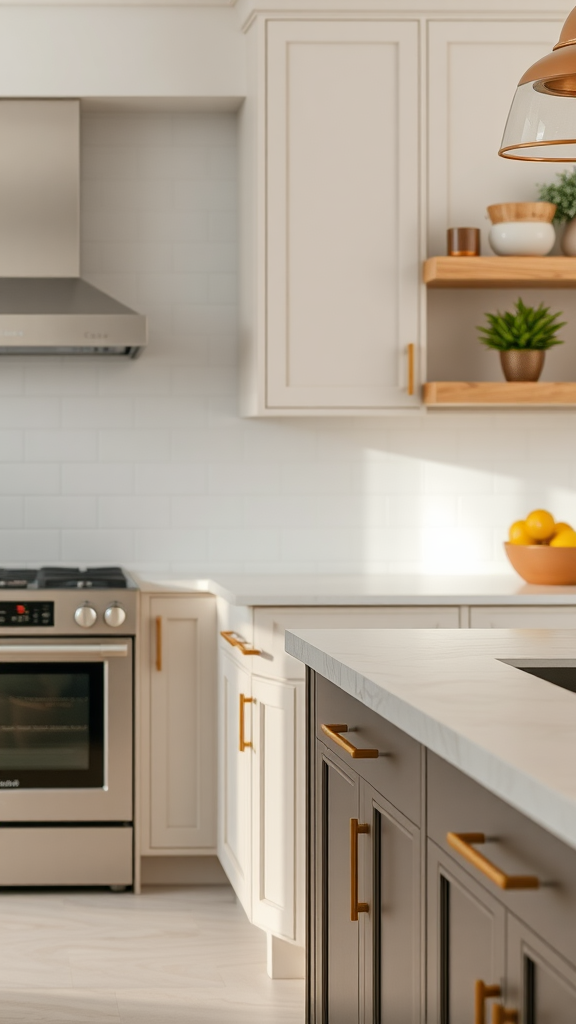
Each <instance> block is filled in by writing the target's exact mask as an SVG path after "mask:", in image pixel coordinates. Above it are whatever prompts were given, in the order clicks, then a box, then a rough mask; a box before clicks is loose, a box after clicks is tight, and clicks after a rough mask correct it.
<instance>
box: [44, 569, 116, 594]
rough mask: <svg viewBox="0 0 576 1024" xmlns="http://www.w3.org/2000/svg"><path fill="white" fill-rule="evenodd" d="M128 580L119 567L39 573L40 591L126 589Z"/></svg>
mask: <svg viewBox="0 0 576 1024" xmlns="http://www.w3.org/2000/svg"><path fill="white" fill-rule="evenodd" d="M127 586H128V580H127V579H126V576H125V575H124V573H123V572H122V569H119V568H118V567H117V566H112V567H111V568H106V569H102V568H100V567H98V568H96V569H68V568H61V567H60V566H57V567H56V568H52V567H49V568H42V569H40V571H39V573H38V589H39V590H82V589H83V588H86V589H88V588H90V587H92V588H98V589H99V590H109V589H111V588H123V589H124V588H126V587H127Z"/></svg>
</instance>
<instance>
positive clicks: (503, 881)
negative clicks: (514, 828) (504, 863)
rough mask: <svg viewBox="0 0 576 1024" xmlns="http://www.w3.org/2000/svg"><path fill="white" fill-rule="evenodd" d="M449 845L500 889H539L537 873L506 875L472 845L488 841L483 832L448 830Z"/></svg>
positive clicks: (447, 839)
mask: <svg viewBox="0 0 576 1024" xmlns="http://www.w3.org/2000/svg"><path fill="white" fill-rule="evenodd" d="M446 841H447V843H448V846H451V847H452V849H453V850H456V852H457V853H459V854H460V856H461V857H463V858H464V860H465V861H468V864H472V867H475V868H477V869H478V871H481V872H482V874H483V875H484V876H485V877H486V878H488V879H489V880H490V881H491V882H493V883H494V885H497V886H498V888H499V889H539V888H540V882H539V880H538V879H537V878H536V876H535V875H506V874H505V873H504V872H503V871H501V870H500V868H497V867H496V865H495V864H492V861H489V860H488V858H487V857H484V855H483V854H481V853H478V850H475V849H474V848H473V846H472V844H473V843H475V844H476V845H482V843H485V842H486V836H485V835H484V833H483V832H448V833H447V835H446Z"/></svg>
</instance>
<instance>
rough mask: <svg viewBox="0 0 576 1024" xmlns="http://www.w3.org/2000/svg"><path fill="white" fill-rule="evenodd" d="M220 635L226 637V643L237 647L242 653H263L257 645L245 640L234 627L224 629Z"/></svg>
mask: <svg viewBox="0 0 576 1024" xmlns="http://www.w3.org/2000/svg"><path fill="white" fill-rule="evenodd" d="M220 636H222V637H224V639H225V641H226V643H227V644H230V646H231V647H237V648H238V650H239V651H240V654H262V651H259V650H258V648H257V647H253V646H252V644H249V643H248V641H247V640H243V639H242V637H241V636H239V635H238V633H235V632H234V630H233V629H224V630H222V631H221V633H220Z"/></svg>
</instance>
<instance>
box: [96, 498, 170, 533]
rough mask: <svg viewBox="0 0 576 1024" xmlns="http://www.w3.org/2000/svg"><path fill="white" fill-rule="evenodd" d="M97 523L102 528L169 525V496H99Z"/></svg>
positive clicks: (136, 527)
mask: <svg viewBox="0 0 576 1024" xmlns="http://www.w3.org/2000/svg"><path fill="white" fill-rule="evenodd" d="M98 525H99V526H102V527H104V529H115V528H118V529H122V528H124V527H128V528H130V529H138V528H140V527H143V528H146V527H166V526H170V498H167V497H150V496H149V495H148V496H147V497H146V498H142V497H140V496H138V497H130V498H127V497H118V498H116V497H115V498H112V497H109V498H100V499H99V501H98Z"/></svg>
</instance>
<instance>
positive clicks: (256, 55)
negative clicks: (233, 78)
mask: <svg viewBox="0 0 576 1024" xmlns="http://www.w3.org/2000/svg"><path fill="white" fill-rule="evenodd" d="M419 32H420V29H419V25H418V22H416V21H389V20H384V19H382V20H381V19H378V18H376V17H374V18H365V19H358V20H355V19H353V18H352V19H351V18H350V17H349V16H344V15H343V16H342V17H340V18H339V17H334V18H330V19H324V18H322V17H316V18H313V17H311V18H309V19H298V20H293V19H290V18H286V19H283V20H274V19H267V18H265V17H264V16H263V17H262V18H257V19H256V20H255V23H254V25H253V26H252V28H251V30H250V32H249V35H250V36H251V39H250V41H249V46H250V52H251V67H252V70H253V75H254V80H253V82H252V91H251V94H250V95H249V97H248V99H247V101H246V103H245V105H244V109H243V110H242V111H241V115H240V134H241V138H240V149H241V193H242V204H241V205H242V210H241V219H243V223H242V228H241V237H242V239H243V241H242V246H243V251H242V259H241V274H242V281H241V300H240V305H241V314H240V318H241V348H242V368H241V375H242V380H243V385H242V411H243V413H244V414H245V415H251V416H258V415H259V416H274V415H276V416H286V415H316V414H317V415H331V416H333V415H339V414H345V415H355V414H357V415H362V414H369V415H374V414H377V413H379V412H383V411H385V410H386V409H398V408H400V409H402V408H404V409H411V408H412V409H414V408H417V407H418V406H419V404H420V399H419V397H418V392H419V387H418V362H419V360H418V353H419V340H420V332H421V323H420V312H419V307H420V294H421V287H420V277H421V271H420V257H421V252H420V167H419V159H420V156H419V154H420V97H419ZM410 346H413V349H412V350H411V351H410ZM412 356H413V359H414V362H413V376H412V382H413V383H412V386H410V370H409V363H410V359H411V358H412ZM410 390H413V392H414V393H413V394H409V391H410Z"/></svg>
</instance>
